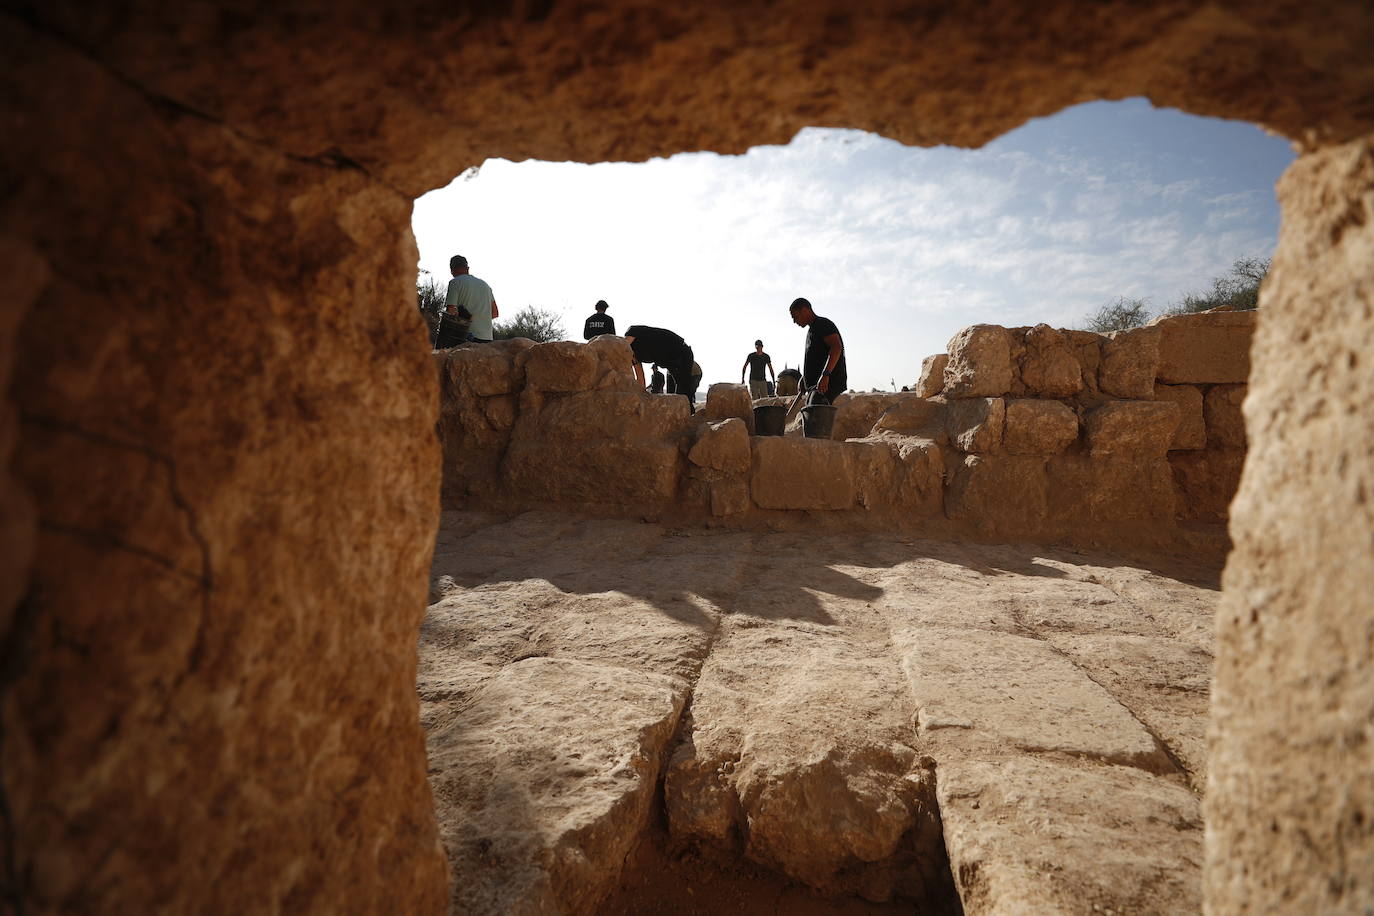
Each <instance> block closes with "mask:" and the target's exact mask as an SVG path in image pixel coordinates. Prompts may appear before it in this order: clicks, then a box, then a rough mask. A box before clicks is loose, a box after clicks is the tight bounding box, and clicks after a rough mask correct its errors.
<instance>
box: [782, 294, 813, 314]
mask: <svg viewBox="0 0 1374 916" xmlns="http://www.w3.org/2000/svg"><path fill="white" fill-rule="evenodd" d="M809 308H811V300H809V299H803V298H802V297H801V296H798V297H797V298H795V299H793V300H792V304H791V305H790V306H788V309H787V310H788V311H789V312H795V311H796V310H797V309H809Z"/></svg>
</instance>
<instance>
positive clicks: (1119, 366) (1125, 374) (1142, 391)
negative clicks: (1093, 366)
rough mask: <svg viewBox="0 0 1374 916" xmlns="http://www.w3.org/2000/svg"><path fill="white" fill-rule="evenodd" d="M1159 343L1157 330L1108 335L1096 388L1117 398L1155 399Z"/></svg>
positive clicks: (1141, 329)
mask: <svg viewBox="0 0 1374 916" xmlns="http://www.w3.org/2000/svg"><path fill="white" fill-rule="evenodd" d="M1159 340H1160V332H1159V329H1158V328H1153V327H1148V328H1131V329H1129V330H1126V331H1113V332H1112V333H1111V334H1108V335H1107V340H1106V342H1105V343H1104V344H1103V345H1102V365H1101V366H1100V367H1098V370H1097V385H1098V388H1100V389H1101V390H1102V392H1103V393H1104V394H1110V395H1115V396H1116V397H1119V398H1142V399H1148V398H1152V397H1154V393H1155V373H1156V371H1157V370H1158V368H1159Z"/></svg>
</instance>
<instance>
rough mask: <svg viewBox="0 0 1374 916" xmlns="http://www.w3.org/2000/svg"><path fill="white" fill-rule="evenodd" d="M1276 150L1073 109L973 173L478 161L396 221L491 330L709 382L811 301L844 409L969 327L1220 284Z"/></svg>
mask: <svg viewBox="0 0 1374 916" xmlns="http://www.w3.org/2000/svg"><path fill="white" fill-rule="evenodd" d="M1293 158H1294V154H1293V151H1292V148H1291V146H1290V144H1289V143H1288V141H1286V140H1283V139H1281V138H1278V137H1274V136H1270V135H1268V134H1266V133H1264V132H1263V131H1262V130H1260V129H1259V128H1257V127H1255V126H1254V125H1251V124H1247V123H1244V122H1235V121H1221V120H1217V119H1214V118H1200V117H1196V116H1193V115H1188V114H1183V113H1181V112H1178V111H1174V110H1170V109H1156V108H1154V107H1152V106H1151V105H1150V104H1149V103H1148V102H1147V101H1145V100H1143V99H1131V100H1127V101H1123V102H1093V103H1090V104H1086V105H1079V106H1076V107H1074V108H1070V109H1066V110H1064V111H1061V112H1059V113H1058V114H1056V115H1054V116H1052V117H1049V118H1040V119H1036V120H1034V121H1031V122H1029V123H1027V124H1025V125H1023V126H1022V127H1020V128H1018V129H1017V130H1014V131H1012V132H1010V133H1008V134H1005V135H1003V136H1002V137H1000V138H998V139H997V140H995V141H993V142H992V143H989V144H988V145H987V146H984V147H982V148H981V149H977V150H961V149H954V148H951V147H936V148H932V149H923V148H918V147H908V146H903V145H901V144H900V143H897V142H895V141H892V140H888V139H885V138H882V137H879V136H877V135H875V134H869V133H865V132H863V131H856V130H834V129H819V128H806V129H804V130H802V131H801V132H799V133H798V134H797V136H796V137H794V138H793V140H792V142H791V143H789V144H788V145H786V146H760V147H755V148H753V149H751V150H749V151H748V152H747V153H745V154H744V155H742V156H721V155H717V154H715V153H683V154H679V155H676V156H673V157H671V158H668V159H654V160H651V161H649V162H646V163H600V164H597V165H584V164H579V163H570V162H540V161H529V162H519V163H514V162H508V161H506V160H502V159H495V160H489V161H488V162H486V163H485V164H484V165H482V167H481V168H480V170H478V171H477V173H476V174H475V175H469V176H459V177H458V178H456V179H455V180H454V181H453V183H452V184H450V185H449V186H448V187H446V188H442V189H439V190H435V191H432V192H430V193H428V194H426V195H424V196H423V197H421V198H419V199H418V200H417V201H416V202H415V211H414V219H413V226H414V230H415V237H416V241H417V243H418V245H419V251H420V262H419V267H420V269H423V270H428V271H430V272H431V273H432V274H434V275H435V276H436V277H439V278H441V279H445V280H446V279H447V278H448V277H449V271H448V258H449V256H450V255H452V254H462V255H465V256H466V257H467V258H468V261H469V263H470V264H471V269H472V273H473V274H475V275H476V276H478V277H481V278H482V279H484V280H486V281H487V282H488V283H490V284H491V287H492V291H493V293H494V295H495V297H496V301H497V303H498V304H499V306H500V308H501V312H502V315H503V316H506V317H509V316H511V315H513V314H514V313H515V312H516V311H518V310H519V309H520V308H522V307H524V306H526V305H536V306H539V307H541V308H546V309H549V310H552V311H554V312H556V313H558V314H559V315H560V316H561V318H562V320H563V325H564V328H565V330H566V332H567V335H566V336H567V337H569V338H570V339H581V332H582V322H583V321H584V320H585V318H586V317H587V316H588V315H590V314H591V313H592V307H593V305H594V303H595V302H596V300H598V299H605V300H606V301H607V302H608V303H609V304H610V314H611V316H612V317H613V318H614V319H615V321H616V327H617V329H618V330H620V331H621V333H624V330H625V328H627V327H629V326H630V325H631V324H647V325H655V326H658V327H665V328H669V329H671V330H673V331H676V332H677V333H678V334H681V335H682V336H683V337H684V338H685V339H686V340H687V342H688V343H689V344H690V345H691V346H692V348H693V350H694V351H695V354H696V359H697V362H698V363H700V364H701V367H702V369H703V373H704V376H703V379H702V382H703V388H702V390H703V392H704V391H705V386H706V385H709V384H711V383H713V382H720V381H733V382H738V381H739V378H740V367H741V365H742V364H743V362H744V357H745V355H746V354H747V353H749V352H750V351H751V350H752V349H753V342H754V340H755V338H762V339H763V341H764V349H765V350H766V351H767V352H768V353H769V354H770V355H771V356H772V358H773V365H774V368H775V369H776V370H777V371H781V370H782V369H783V367H784V365H787V364H790V365H792V366H796V365H797V364H798V363H799V361H800V358H801V353H802V348H803V343H804V338H805V331H804V330H803V329H801V328H798V327H796V326H795V325H793V324H792V323H791V321H790V319H789V317H788V310H787V307H788V305H789V304H790V303H791V302H792V300H793V299H795V298H796V297H798V296H804V297H806V298H807V299H810V300H811V302H812V304H813V306H814V307H815V310H816V313H817V314H819V315H824V316H826V317H828V318H830V319H831V320H833V321H834V322H835V323H836V325H837V326H838V327H839V329H840V333H841V335H842V336H843V338H844V342H845V351H846V357H847V360H848V366H849V380H850V388H851V389H852V390H857V391H865V390H868V389H870V388H877V389H880V390H891V389H892V388H893V387H894V386H895V387H897V388H900V387H901V386H902V385H909V384H912V383H913V382H914V381H915V380H916V378H917V376H918V375H919V372H920V367H921V360H922V359H923V358H924V357H926V356H928V355H930V354H932V353H941V352H944V350H945V345H946V343H947V341H948V340H949V339H950V338H951V337H952V336H953V335H954V334H955V333H956V332H957V331H958V330H959V329H960V328H963V327H966V326H968V325H970V324H978V323H989V324H1001V325H1006V326H1008V327H1014V326H1020V325H1031V324H1037V323H1039V322H1045V323H1048V324H1050V325H1053V326H1055V327H1080V326H1082V324H1083V321H1084V319H1085V318H1086V316H1087V315H1089V314H1090V313H1092V312H1093V311H1094V310H1096V309H1097V308H1098V307H1100V306H1101V305H1103V304H1105V303H1107V302H1109V301H1111V300H1113V299H1115V298H1116V297H1118V296H1127V297H1130V298H1145V299H1147V300H1149V302H1150V304H1151V306H1152V307H1153V308H1154V309H1155V310H1156V311H1159V310H1161V309H1163V308H1164V307H1166V306H1167V305H1169V304H1170V303H1172V302H1174V301H1176V300H1177V299H1179V298H1181V297H1182V296H1183V295H1184V294H1186V293H1189V292H1196V291H1203V290H1205V289H1207V288H1208V287H1209V286H1210V283H1211V279H1212V278H1213V277H1215V276H1218V275H1220V274H1222V273H1224V272H1225V271H1226V270H1227V268H1229V267H1230V265H1231V264H1232V262H1234V261H1235V260H1237V259H1239V258H1245V257H1269V256H1270V255H1271V254H1272V252H1273V249H1274V246H1275V244H1276V242H1277V237H1278V220H1279V213H1278V205H1277V202H1276V201H1275V198H1274V182H1275V181H1276V180H1277V179H1278V177H1279V175H1280V174H1281V173H1282V172H1283V170H1284V169H1285V168H1286V167H1287V166H1288V164H1289V163H1290V162H1292V161H1293Z"/></svg>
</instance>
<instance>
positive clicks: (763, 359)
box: [739, 340, 778, 398]
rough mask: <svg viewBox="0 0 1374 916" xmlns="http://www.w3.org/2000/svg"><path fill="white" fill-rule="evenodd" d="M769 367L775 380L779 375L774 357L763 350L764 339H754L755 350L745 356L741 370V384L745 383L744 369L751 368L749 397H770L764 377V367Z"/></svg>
mask: <svg viewBox="0 0 1374 916" xmlns="http://www.w3.org/2000/svg"><path fill="white" fill-rule="evenodd" d="M765 366H767V367H768V374H769V375H771V376H773V381H775V382H776V381H777V380H778V377H777V375H776V374H775V373H774V372H773V357H771V356H769V355H768V354H767V353H765V352H763V341H761V340H756V341H754V352H753V353H750V354H749V355H748V356H746V357H745V358H744V365H743V366H741V367H740V370H739V380H740V384H741V385H742V384H744V370H745V369H748V370H749V397H751V398H766V397H768V383H767V381H766V380H765V379H764V377H763V369H764V367H765Z"/></svg>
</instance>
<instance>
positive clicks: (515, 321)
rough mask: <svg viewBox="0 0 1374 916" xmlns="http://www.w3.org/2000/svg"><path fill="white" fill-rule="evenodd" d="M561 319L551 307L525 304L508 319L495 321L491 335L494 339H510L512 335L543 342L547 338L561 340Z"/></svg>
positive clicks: (547, 339) (562, 333)
mask: <svg viewBox="0 0 1374 916" xmlns="http://www.w3.org/2000/svg"><path fill="white" fill-rule="evenodd" d="M563 335H564V330H563V321H562V319H560V318H559V317H558V313H557V312H554V311H552V310H551V309H541V308H539V307H538V306H534V305H527V306H525V307H524V308H522V309H521V310H520V311H518V312H516V313H515V316H514V317H512V318H511V319H510V320H509V321H497V322H496V323H495V324H494V325H493V326H492V336H493V338H494V339H496V340H510V339H511V338H514V337H527V338H529V339H530V340H533V341H536V342H539V343H543V342H544V341H549V340H562V339H563Z"/></svg>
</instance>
